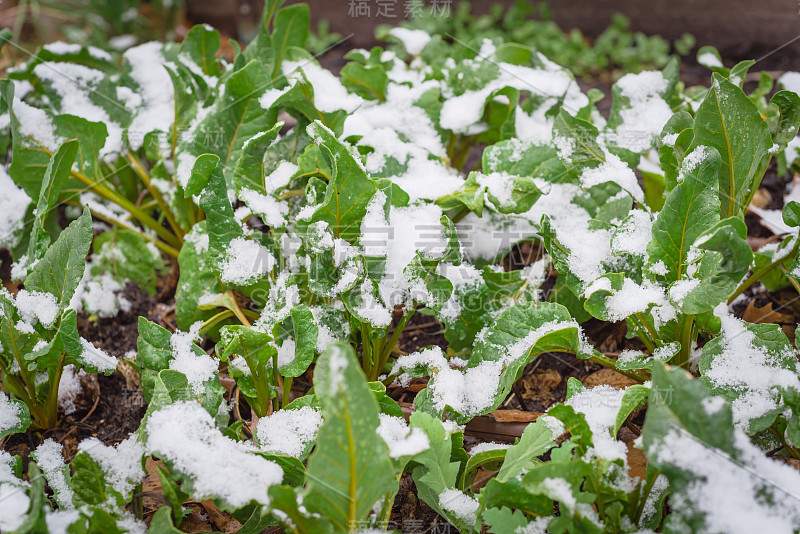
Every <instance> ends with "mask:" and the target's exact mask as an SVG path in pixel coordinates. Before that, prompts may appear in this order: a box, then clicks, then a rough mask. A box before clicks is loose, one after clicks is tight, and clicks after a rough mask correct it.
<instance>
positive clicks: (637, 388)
mask: <svg viewBox="0 0 800 534" xmlns="http://www.w3.org/2000/svg"><path fill="white" fill-rule="evenodd" d="M649 395H650V388H649V387H647V386H644V385H642V384H634V385H632V386H628V388H626V389H625V394H623V395H622V404H621V405H620V408H619V412H618V413H617V419H616V421H614V429H613V433H614V435H615V436H616V435H617V432H618V431H619V429H620V427H621V426H622V425H623V423H625V419H627V418H628V416H629V415H630V414H631V413H633V411H634V410H638V409H639V408H641V407H642V406H644V404H645V403H646V402H647V397H648V396H649Z"/></svg>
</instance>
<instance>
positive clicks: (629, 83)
mask: <svg viewBox="0 0 800 534" xmlns="http://www.w3.org/2000/svg"><path fill="white" fill-rule="evenodd" d="M616 85H617V87H619V89H620V91H621V94H622V96H624V97H626V98H628V99H629V102H630V107H626V108H624V109H622V110H621V111H620V117H621V118H622V124H620V125H619V126H618V127H617V130H616V138H615V140H616V143H617V145H619V146H621V147H622V148H627V149H628V150H632V151H633V152H644V151H646V150H647V149H649V148H650V147H651V146H652V145H653V142H654V141H655V140H656V139H657V138H658V137H659V135H660V134H661V131H662V130H663V129H664V125H665V124H666V123H667V121H668V120H669V119H670V117H672V110H671V109H670V107H669V105H668V104H667V103H666V101H664V99H663V98H662V97H663V96H664V93H665V92H666V90H667V85H668V82H667V79H666V78H664V76H663V75H662V74H661V72H659V71H644V72H640V73H639V74H626V75H625V76H623V77H622V78H620V79H619V80H618V81H617V84H616Z"/></svg>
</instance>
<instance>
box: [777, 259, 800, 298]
mask: <svg viewBox="0 0 800 534" xmlns="http://www.w3.org/2000/svg"><path fill="white" fill-rule="evenodd" d="M781 271H783V274H784V275H785V276H786V279H787V280H789V283H790V284H792V287H793V288H794V290H795V291H797V294H798V295H800V283H798V282H797V280H795V278H794V277H793V276H788V274H789V269H787V268H786V265H781Z"/></svg>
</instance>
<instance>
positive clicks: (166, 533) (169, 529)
mask: <svg viewBox="0 0 800 534" xmlns="http://www.w3.org/2000/svg"><path fill="white" fill-rule="evenodd" d="M171 514H172V508H170V507H169V506H162V507H161V508H159V509H158V510H156V513H155V514H153V519H151V520H150V528H149V530H148V532H152V533H153V534H180V533H181V532H183V531H182V530H180V529H177V528H175V524H174V523H173V522H172V515H171Z"/></svg>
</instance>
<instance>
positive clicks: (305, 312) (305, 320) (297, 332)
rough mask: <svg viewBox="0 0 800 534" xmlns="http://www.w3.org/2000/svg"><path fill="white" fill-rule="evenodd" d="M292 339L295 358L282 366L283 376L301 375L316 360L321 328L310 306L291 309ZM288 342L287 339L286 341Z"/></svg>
mask: <svg viewBox="0 0 800 534" xmlns="http://www.w3.org/2000/svg"><path fill="white" fill-rule="evenodd" d="M291 328H292V340H293V341H294V344H295V349H294V359H293V360H292V361H291V362H290V363H288V364H286V365H284V366H283V367H281V368H280V373H281V375H283V376H287V377H289V376H291V377H294V376H300V375H302V374H303V373H305V371H306V369H308V366H309V365H311V362H312V361H313V360H314V354H315V351H316V346H317V337H318V336H319V328H318V327H317V324H316V323H315V322H314V315H313V314H312V313H311V310H309V309H308V306H295V307H294V308H292V311H291ZM284 343H286V341H284Z"/></svg>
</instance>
